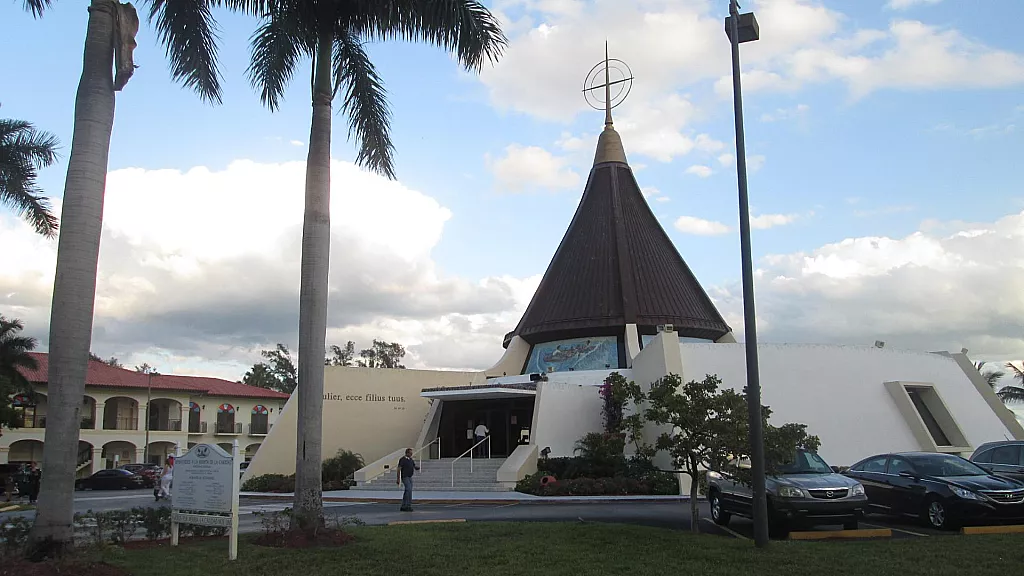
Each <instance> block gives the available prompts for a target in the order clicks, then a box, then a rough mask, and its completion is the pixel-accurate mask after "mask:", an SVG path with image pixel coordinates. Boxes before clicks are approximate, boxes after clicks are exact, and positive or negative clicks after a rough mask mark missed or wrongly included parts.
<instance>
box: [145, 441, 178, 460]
mask: <svg viewBox="0 0 1024 576" xmlns="http://www.w3.org/2000/svg"><path fill="white" fill-rule="evenodd" d="M174 449H175V444H174V442H150V443H149V456H148V463H149V464H163V463H165V462H167V457H168V456H174Z"/></svg>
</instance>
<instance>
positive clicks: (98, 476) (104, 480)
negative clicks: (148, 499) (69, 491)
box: [75, 468, 145, 490]
mask: <svg viewBox="0 0 1024 576" xmlns="http://www.w3.org/2000/svg"><path fill="white" fill-rule="evenodd" d="M144 484H145V480H144V479H143V478H142V476H139V475H138V474H132V473H131V472H129V471H127V470H124V469H123V468H113V469H110V470H100V471H99V472H97V473H95V474H93V475H92V476H89V477H88V478H82V479H81V480H78V481H76V482H75V489H76V490H134V489H138V488H144Z"/></svg>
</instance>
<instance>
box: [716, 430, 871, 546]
mask: <svg viewBox="0 0 1024 576" xmlns="http://www.w3.org/2000/svg"><path fill="white" fill-rule="evenodd" d="M741 465H742V464H741ZM765 485H766V489H767V493H768V524H769V530H770V531H771V533H772V534H773V535H776V536H784V535H786V534H787V533H788V532H789V530H790V529H791V528H792V527H793V526H795V525H827V524H841V525H842V526H843V528H844V529H847V530H856V529H857V523H858V521H859V520H860V518H861V517H862V516H863V515H864V511H865V509H866V507H867V503H868V500H867V497H865V495H864V487H863V486H862V485H861V484H860V483H859V482H857V481H855V480H853V479H851V478H847V477H846V476H843V475H842V474H837V473H836V472H835V471H834V470H832V468H831V467H829V465H828V464H826V463H825V461H824V460H822V458H821V456H818V454H816V453H814V452H811V451H808V450H798V451H797V453H796V456H795V458H794V459H793V462H791V463H788V464H786V465H784V466H782V467H781V468H780V469H779V474H777V475H776V476H770V477H768V478H766V479H765ZM752 499H753V497H752V492H751V490H750V488H749V487H748V486H746V485H744V484H742V483H740V482H737V481H735V479H734V478H732V477H730V475H729V474H727V473H726V472H724V471H711V472H708V502H709V503H710V504H711V518H712V520H714V521H715V523H716V524H719V525H721V526H725V525H726V524H728V523H729V519H730V518H731V517H732V516H733V515H736V516H744V517H747V518H751V517H752V516H753V514H752V510H753V507H752V505H751V501H752Z"/></svg>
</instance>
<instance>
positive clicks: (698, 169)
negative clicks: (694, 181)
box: [686, 164, 715, 178]
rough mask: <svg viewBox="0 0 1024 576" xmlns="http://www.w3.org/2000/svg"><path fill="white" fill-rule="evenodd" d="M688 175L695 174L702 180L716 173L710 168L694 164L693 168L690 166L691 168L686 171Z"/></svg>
mask: <svg viewBox="0 0 1024 576" xmlns="http://www.w3.org/2000/svg"><path fill="white" fill-rule="evenodd" d="M686 173H687V174H693V175H694V176H698V177H700V178H707V177H708V176H711V175H712V174H714V173H715V172H714V170H712V169H711V168H710V167H708V166H702V165H700V164H694V165H693V166H690V167H689V168H687V169H686Z"/></svg>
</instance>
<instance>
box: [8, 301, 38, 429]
mask: <svg viewBox="0 0 1024 576" xmlns="http://www.w3.org/2000/svg"><path fill="white" fill-rule="evenodd" d="M24 329H25V326H24V325H23V324H22V323H21V320H18V319H16V318H12V319H10V320H8V319H7V318H4V317H3V316H2V315H0V428H3V427H4V426H6V427H8V428H13V427H14V426H13V424H14V423H15V420H14V416H15V414H14V407H13V406H12V405H11V401H10V398H11V396H13V395H15V394H32V383H31V382H29V381H28V379H27V378H25V375H24V374H23V373H22V370H38V369H39V363H38V362H36V359H35V358H33V357H32V355H31V354H29V352H31V351H33V350H35V348H36V339H35V338H32V337H30V336H21V335H20V334H19V333H20V332H21V331H22V330H24Z"/></svg>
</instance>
